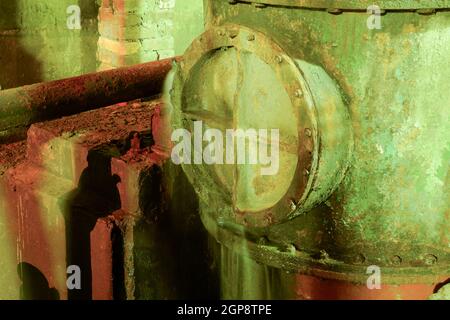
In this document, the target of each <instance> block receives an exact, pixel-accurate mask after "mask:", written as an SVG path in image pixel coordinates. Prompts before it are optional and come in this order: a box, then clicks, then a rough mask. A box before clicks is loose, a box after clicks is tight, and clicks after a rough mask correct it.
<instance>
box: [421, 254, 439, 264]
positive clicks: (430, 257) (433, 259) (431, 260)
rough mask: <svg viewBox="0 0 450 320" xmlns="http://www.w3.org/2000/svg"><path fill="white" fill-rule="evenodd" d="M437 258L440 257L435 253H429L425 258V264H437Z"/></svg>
mask: <svg viewBox="0 0 450 320" xmlns="http://www.w3.org/2000/svg"><path fill="white" fill-rule="evenodd" d="M437 260H438V258H437V257H436V256H435V255H434V254H427V255H426V256H425V257H424V258H423V261H424V262H425V264H426V265H429V266H432V265H434V264H436V262H437Z"/></svg>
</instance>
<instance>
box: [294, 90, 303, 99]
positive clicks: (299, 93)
mask: <svg viewBox="0 0 450 320" xmlns="http://www.w3.org/2000/svg"><path fill="white" fill-rule="evenodd" d="M295 96H296V97H297V98H301V97H303V91H302V90H301V89H297V90H295Z"/></svg>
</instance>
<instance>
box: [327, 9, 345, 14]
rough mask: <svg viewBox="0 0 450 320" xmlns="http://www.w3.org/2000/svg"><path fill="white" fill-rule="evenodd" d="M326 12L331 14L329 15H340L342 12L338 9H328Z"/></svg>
mask: <svg viewBox="0 0 450 320" xmlns="http://www.w3.org/2000/svg"><path fill="white" fill-rule="evenodd" d="M327 12H328V13H331V14H341V13H342V10H341V9H338V8H330V9H327Z"/></svg>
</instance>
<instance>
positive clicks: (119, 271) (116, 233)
mask: <svg viewBox="0 0 450 320" xmlns="http://www.w3.org/2000/svg"><path fill="white" fill-rule="evenodd" d="M111 242H112V250H113V252H112V254H113V257H112V261H113V265H112V274H113V299H114V300H126V299H127V292H126V289H125V269H124V265H125V256H124V253H125V251H124V249H125V247H124V246H125V243H124V240H123V235H122V230H121V229H120V228H119V227H118V226H114V228H113V229H112V232H111Z"/></svg>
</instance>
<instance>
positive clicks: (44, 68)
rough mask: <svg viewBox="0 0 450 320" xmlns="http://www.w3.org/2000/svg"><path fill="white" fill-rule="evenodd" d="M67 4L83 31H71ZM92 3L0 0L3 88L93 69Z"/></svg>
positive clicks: (81, 0) (0, 76) (0, 79)
mask: <svg viewBox="0 0 450 320" xmlns="http://www.w3.org/2000/svg"><path fill="white" fill-rule="evenodd" d="M70 5H78V6H79V7H80V9H81V11H80V13H81V29H80V30H79V29H69V28H68V27H67V19H68V18H69V17H70V16H71V14H67V8H68V7H69V6H70ZM96 17H97V5H96V3H95V1H94V0H47V1H37V0H7V1H0V48H1V50H0V86H1V87H2V89H5V88H12V87H17V86H21V85H25V84H30V83H35V82H40V81H47V80H53V79H60V78H65V77H70V76H75V75H79V74H83V73H87V72H91V71H95V68H96V58H95V51H96V42H97V39H98V36H97V20H96Z"/></svg>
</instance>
